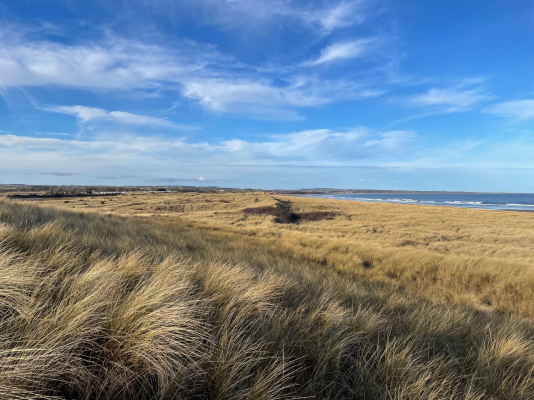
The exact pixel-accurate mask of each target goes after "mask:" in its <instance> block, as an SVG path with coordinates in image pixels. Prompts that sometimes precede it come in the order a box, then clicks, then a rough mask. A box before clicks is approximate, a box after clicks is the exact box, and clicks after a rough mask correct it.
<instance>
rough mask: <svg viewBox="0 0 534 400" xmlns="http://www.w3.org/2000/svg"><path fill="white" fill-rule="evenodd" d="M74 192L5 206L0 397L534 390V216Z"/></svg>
mask: <svg viewBox="0 0 534 400" xmlns="http://www.w3.org/2000/svg"><path fill="white" fill-rule="evenodd" d="M275 197H276V198H278V196H275ZM256 199H258V200H257V201H256ZM81 200H82V201H78V199H76V200H70V199H69V200H68V201H70V202H69V203H65V202H64V200H54V201H51V200H46V201H42V202H39V204H40V206H37V205H35V204H29V203H25V204H24V203H22V202H14V201H0V243H1V244H0V353H1V357H0V398H6V399H36V400H37V399H46V398H54V399H104V400H107V399H135V400H137V399H139V400H141V399H143V400H144V399H162V400H170V399H179V398H184V399H190V398H199V399H280V398H323V399H331V398H339V399H348V398H355V399H383V400H386V399H388V400H389V399H396V400H401V399H421V400H423V399H436V400H437V399H465V400H475V399H502V400H504V399H512V398H513V399H525V400H526V399H532V398H534V377H533V376H532V373H533V371H534V339H533V338H534V323H533V321H532V319H531V318H532V317H533V316H534V312H533V309H534V307H533V305H532V304H530V303H531V302H532V301H531V300H532V294H533V288H534V279H533V278H532V272H531V268H532V257H533V256H532V254H530V253H531V251H530V250H531V249H532V248H534V247H533V242H534V233H533V231H534V215H532V214H529V213H511V212H510V213H508V212H490V211H475V210H465V209H449V208H438V207H425V206H419V207H418V206H404V205H384V204H365V203H349V202H337V201H325V200H316V199H307V198H289V199H288V198H285V199H284V200H290V201H291V202H292V206H293V208H294V209H295V210H296V211H304V212H306V211H336V212H338V213H339V215H338V216H336V218H335V219H334V220H325V221H314V222H302V223H300V224H298V225H294V224H275V223H273V222H272V217H270V216H261V215H260V216H254V215H245V214H243V213H242V212H241V210H242V209H243V208H245V207H259V206H271V205H274V204H275V203H276V201H275V200H274V199H273V198H272V197H271V196H270V195H268V194H264V193H257V194H220V195H219V194H211V195H205V194H195V195H193V194H185V195H184V194H180V195H174V194H165V195H149V194H146V195H140V194H138V195H135V197H134V196H133V195H128V196H120V197H114V198H111V199H110V200H106V199H102V198H95V199H81ZM221 200H222V201H221ZM101 201H105V204H100V202H101ZM83 203H86V205H83ZM135 203H137V204H135ZM73 205H74V207H75V209H74V211H84V212H83V213H78V212H72V206H73ZM60 208H69V210H60ZM136 208H142V210H136ZM135 213H139V214H140V216H143V217H150V218H138V217H132V216H126V215H130V214H135ZM112 214H116V215H112ZM440 246H445V247H446V249H444V248H442V247H440Z"/></svg>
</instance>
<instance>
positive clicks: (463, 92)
mask: <svg viewBox="0 0 534 400" xmlns="http://www.w3.org/2000/svg"><path fill="white" fill-rule="evenodd" d="M491 98H492V96H491V95H490V94H489V93H488V92H487V91H485V90H483V89H481V88H474V89H465V88H463V87H453V88H433V89H430V90H428V91H427V92H425V93H423V94H419V95H416V96H413V97H410V98H407V99H405V104H408V105H410V106H413V107H430V108H439V110H440V112H443V113H452V112H459V111H467V110H470V109H471V108H472V107H473V106H474V105H475V104H477V103H479V102H481V101H484V100H489V99H491Z"/></svg>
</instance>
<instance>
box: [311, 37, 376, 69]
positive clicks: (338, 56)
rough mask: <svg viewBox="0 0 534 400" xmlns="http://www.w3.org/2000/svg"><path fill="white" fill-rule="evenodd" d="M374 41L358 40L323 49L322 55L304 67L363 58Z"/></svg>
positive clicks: (335, 44)
mask: <svg viewBox="0 0 534 400" xmlns="http://www.w3.org/2000/svg"><path fill="white" fill-rule="evenodd" d="M374 41H375V40H374V39H358V40H354V41H351V42H343V43H334V44H331V45H330V46H328V47H326V48H324V49H323V51H322V52H321V55H320V56H319V57H318V58H317V59H315V60H311V61H308V62H306V63H305V64H304V65H319V64H325V63H330V62H333V61H338V60H346V59H350V58H356V57H361V56H363V55H364V54H365V53H366V52H367V50H368V48H369V45H370V44H371V43H373V42H374Z"/></svg>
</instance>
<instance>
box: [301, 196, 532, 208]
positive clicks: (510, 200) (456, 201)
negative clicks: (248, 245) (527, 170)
mask: <svg viewBox="0 0 534 400" xmlns="http://www.w3.org/2000/svg"><path fill="white" fill-rule="evenodd" d="M306 197H315V198H321V199H337V200H351V201H363V202H373V203H395V204H420V205H429V206H447V207H462V208H479V209H485V210H515V211H534V194H532V193H450V192H447V193H351V194H325V195H306Z"/></svg>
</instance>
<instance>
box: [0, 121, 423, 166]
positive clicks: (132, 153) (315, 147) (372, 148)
mask: <svg viewBox="0 0 534 400" xmlns="http://www.w3.org/2000/svg"><path fill="white" fill-rule="evenodd" d="M102 138H105V139H101V140H91V141H80V140H67V139H56V138H35V137H28V136H17V135H0V148H1V147H11V148H19V149H24V150H25V151H37V150H45V151H49V152H52V151H53V152H62V153H66V154H70V155H71V156H72V157H76V156H77V155H87V154H91V155H92V156H95V155H96V154H102V155H105V154H113V155H114V157H118V156H120V157H128V158H130V159H135V157H136V156H138V155H143V156H144V157H149V158H151V159H154V160H166V159H176V158H177V157H178V158H179V159H180V160H181V161H183V162H188V163H191V165H193V164H195V163H196V164H198V163H202V162H206V160H210V161H211V162H220V163H223V164H227V165H228V164H230V165H232V164H233V165H240V164H241V165H242V164H255V165H262V164H268V163H276V164H280V163H288V162H289V163H292V164H303V165H336V164H344V163H356V164H357V163H360V162H361V161H362V160H370V159H373V158H375V159H377V160H378V159H379V160H385V159H390V158H391V157H394V156H396V155H398V154H400V153H401V152H402V151H403V149H404V147H405V146H406V145H408V144H409V143H410V142H412V141H413V139H414V138H415V135H414V133H412V132H409V131H390V132H382V133H376V132H372V131H370V130H368V129H365V128H358V129H353V130H350V131H345V132H336V131H332V130H329V129H316V130H309V131H301V132H295V133H289V134H279V135H271V136H269V137H268V138H267V140H260V141H247V140H242V139H231V140H224V141H221V142H213V143H207V142H204V143H191V142H188V141H185V140H184V139H165V138H158V137H140V136H124V137H123V136H119V137H115V138H114V139H113V140H112V139H111V137H109V136H106V135H104V136H102Z"/></svg>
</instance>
